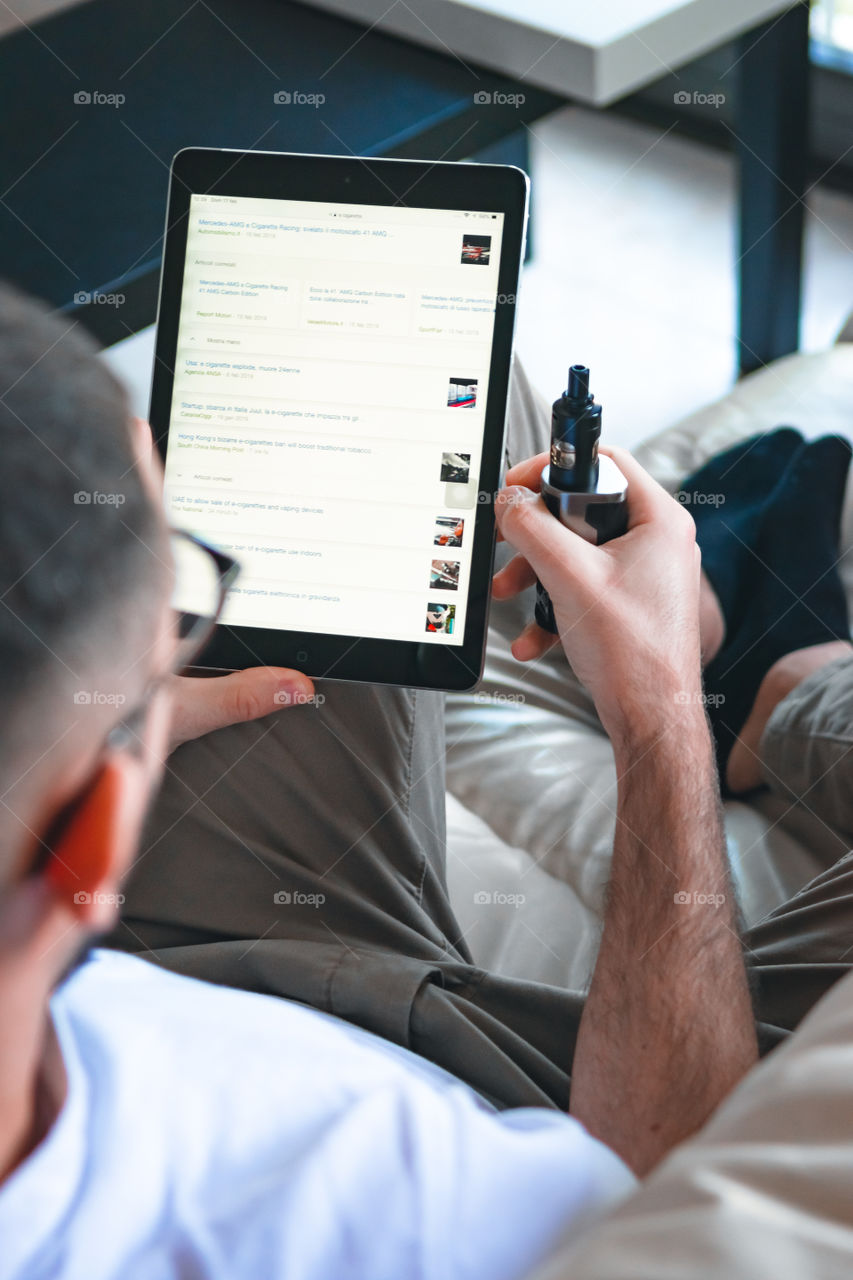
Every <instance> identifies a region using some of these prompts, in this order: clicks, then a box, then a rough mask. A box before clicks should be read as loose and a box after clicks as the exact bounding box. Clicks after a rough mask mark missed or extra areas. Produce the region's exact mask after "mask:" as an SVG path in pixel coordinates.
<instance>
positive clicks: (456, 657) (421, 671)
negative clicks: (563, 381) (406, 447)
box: [150, 147, 528, 690]
mask: <svg viewBox="0 0 853 1280" xmlns="http://www.w3.org/2000/svg"><path fill="white" fill-rule="evenodd" d="M527 192H528V181H527V176H526V174H524V173H523V172H522V170H520V169H516V168H513V167H511V166H508V165H479V164H468V163H447V162H444V163H442V162H438V163H433V162H429V161H419V160H378V159H371V158H360V157H355V156H323V155H302V154H299V153H295V152H270V151H233V150H215V149H208V148H201V147H199V148H188V149H186V150H184V151H179V152H178V154H177V155H176V156H175V158H174V160H173V162H172V171H171V179H170V184H169V202H168V212H167V217H166V234H165V245H164V253H163V266H162V271H161V277H160V302H159V309H158V317H157V344H156V353H155V360H154V377H153V383H152V389H151V409H150V421H151V426H152V430H153V432H154V438H155V440H156V443H157V447H158V449H159V451H160V454H161V456H162V457H163V459H164V460H165V456H166V447H167V443H168V430H169V417H170V413H171V403H172V387H173V381H174V367H175V357H176V352H177V338H178V323H179V316H180V304H181V296H182V291H183V275H184V260H185V254H186V242H187V223H188V215H189V206H190V196H191V195H192V194H207V193H209V194H216V195H235V196H258V197H266V198H270V197H271V198H273V199H275V198H278V199H296V200H309V201H310V200H317V201H330V202H345V203H355V204H375V205H392V206H393V205H401V204H402V205H408V206H412V207H421V208H439V209H461V210H465V209H468V210H471V211H483V212H492V213H495V212H502V213H503V214H504V224H503V236H502V239H501V258H500V266H499V272H498V289H497V296H498V299H499V302H498V304H497V305H496V308H495V327H494V335H493V341H492V358H491V367H490V373H489V389H488V396H487V400H486V408H485V427H484V433H483V450H482V462H481V468H480V477H479V485H478V494H479V498H480V500H479V501H478V503H477V506H476V510H475V512H472V515H474V516H475V520H474V526H475V527H474V545H473V548H472V561H471V578H470V584H471V585H470V592H469V596H468V610H467V618H466V626H465V638H464V642H463V643H462V644H461V645H444V644H436V643H434V642H433V643H422V644H421V643H418V642H416V641H406V640H381V639H379V640H378V639H374V638H373V637H355V636H340V635H325V634H321V633H318V632H310V631H306V632H301V631H282V630H276V629H273V628H260V627H232V626H225V625H224V624H220V625H219V626H217V628H216V630H215V632H214V635H213V638H212V639H211V641H210V643H209V645H208V646H207V648H206V649H205V652H204V654H203V655H202V657H201V659H200V660H199V665H200V666H202V667H206V668H213V669H218V670H240V669H242V668H244V667H248V666H255V665H270V666H280V667H295V668H297V669H299V670H300V671H304V672H305V673H306V674H307V675H309V676H311V677H313V678H316V679H322V678H328V679H335V680H358V681H368V682H370V683H372V684H373V683H377V684H397V685H410V686H414V687H418V688H429V689H447V690H451V689H453V690H462V689H470V688H472V687H473V686H474V685H475V684H476V683H477V681H478V680H479V679H480V676H481V675H482V667H483V656H484V649H485V635H486V627H487V623H488V607H489V592H490V583H491V574H492V563H493V557H494V504H493V502H492V497H493V495H494V493H495V492H496V490H497V488H498V486H499V483H500V477H501V470H502V463H503V439H504V422H505V414H506V399H507V394H508V385H509V371H510V361H511V354H512V335H513V327H514V323H515V299H516V294H517V291H518V278H519V271H520V266H521V261H522V257H523V247H524V234H525V226H526V216H527Z"/></svg>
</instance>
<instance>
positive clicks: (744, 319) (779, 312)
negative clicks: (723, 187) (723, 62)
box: [736, 2, 809, 373]
mask: <svg viewBox="0 0 853 1280" xmlns="http://www.w3.org/2000/svg"><path fill="white" fill-rule="evenodd" d="M739 52H740V61H739V63H738V65H737V71H738V84H737V123H736V133H737V153H738V157H739V160H740V224H739V226H740V236H739V248H738V286H739V297H738V338H739V344H738V345H739V364H740V371H741V373H749V372H751V370H753V369H758V368H760V367H761V366H762V365H765V364H768V363H769V362H770V361H771V360H775V359H776V358H777V357H778V356H783V355H787V354H788V353H789V352H791V351H796V350H797V347H798V346H799V340H800V274H801V259H802V244H803V215H804V212H805V209H804V205H803V203H802V201H803V197H804V195H805V190H806V172H807V163H808V142H809V7H808V4H807V3H802V2H801V3H798V4H796V5H795V6H794V7H793V8H792V9H790V10H788V11H787V12H786V13H785V14H783V16H782V17H781V18H777V19H775V20H774V21H771V22H767V23H764V24H763V25H762V26H760V27H756V28H754V29H753V30H752V31H750V32H748V33H747V34H746V35H745V36H744V37H743V38H742V40H741V44H740V51H739Z"/></svg>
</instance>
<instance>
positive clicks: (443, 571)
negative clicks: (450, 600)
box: [429, 560, 459, 591]
mask: <svg viewBox="0 0 853 1280" xmlns="http://www.w3.org/2000/svg"><path fill="white" fill-rule="evenodd" d="M429 585H430V587H431V588H432V590H433V591H458V590H459V561H458V560H433V561H432V563H431V565H430V571H429Z"/></svg>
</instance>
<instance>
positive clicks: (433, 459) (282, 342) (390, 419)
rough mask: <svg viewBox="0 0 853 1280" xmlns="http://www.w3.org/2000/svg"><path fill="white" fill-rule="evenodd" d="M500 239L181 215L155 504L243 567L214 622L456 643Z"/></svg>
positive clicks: (329, 209) (433, 227)
mask: <svg viewBox="0 0 853 1280" xmlns="http://www.w3.org/2000/svg"><path fill="white" fill-rule="evenodd" d="M412 195H414V193H412ZM502 232H503V214H501V213H490V212H483V211H471V212H469V213H466V212H464V211H463V210H458V209H448V210H443V209H435V208H418V207H412V206H409V205H407V206H402V205H389V206H382V205H376V204H344V203H321V202H318V201H304V202H303V201H297V200H285V199H268V198H254V197H243V196H228V195H224V196H223V195H210V194H206V195H198V194H195V195H193V196H192V197H191V199H190V207H189V217H188V224H187V245H186V258H185V268H184V277H183V294H182V300H181V309H180V320H179V326H178V336H177V353H176V359H175V366H174V369H175V372H174V388H173V393H172V400H171V417H170V422H169V440H168V450H167V455H166V502H167V507H168V509H169V513H170V516H171V518H172V519H173V520H174V521H175V522H176V523H179V524H180V525H182V526H183V527H185V528H189V529H192V530H193V531H194V532H195V533H197V534H199V535H200V536H202V537H204V538H206V539H208V540H209V541H210V542H212V543H214V544H216V545H217V546H220V547H222V548H223V549H224V550H226V551H228V552H230V553H231V554H232V555H233V556H235V558H236V559H238V560H239V561H240V563H241V565H242V567H243V572H242V574H241V577H240V579H239V581H238V583H237V585H236V587H235V588H234V590H233V592H232V594H231V596H230V598H229V601H228V603H227V605H226V611H225V614H224V615H223V622H225V623H228V624H230V625H232V626H236V627H259V628H275V629H279V630H288V629H299V630H300V631H311V632H321V633H330V634H335V635H342V636H350V635H352V636H370V637H375V638H377V639H389V640H409V641H416V642H418V643H419V644H422V643H434V644H439V645H461V644H462V642H463V638H464V632H465V614H466V601H467V594H468V593H467V587H468V582H469V575H470V570H471V553H472V545H473V540H474V537H473V535H474V516H475V513H476V508H477V501H478V482H479V475H480V462H481V456H482V448H483V432H484V417H485V405H486V398H487V394H488V379H489V368H490V360H491V349H492V337H493V330H494V320H495V308H496V305H497V302H498V292H497V290H498V267H499V263H500V257H501V252H500V250H501V236H502ZM489 496H490V495H489Z"/></svg>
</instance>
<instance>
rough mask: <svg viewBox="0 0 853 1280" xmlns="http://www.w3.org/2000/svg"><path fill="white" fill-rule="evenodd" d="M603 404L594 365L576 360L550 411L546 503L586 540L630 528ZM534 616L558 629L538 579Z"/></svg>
mask: <svg viewBox="0 0 853 1280" xmlns="http://www.w3.org/2000/svg"><path fill="white" fill-rule="evenodd" d="M600 436H601V405H600V404H596V403H595V399H594V397H593V396H592V395H590V391H589V369H588V368H587V367H586V365H583V364H573V365H572V367H571V368H570V369H569V385H568V387H567V388H566V390H565V391H564V392H563V394H562V395H561V396H560V398H559V400H555V401H554V406H553V409H552V411H551V459H550V462H548V464H547V465H546V466H545V468H544V469H543V471H542V498H543V499H544V502H545V506H546V507H547V508H548V510H549V511H550V512H551V514H552V515H554V516H556V517H557V519H558V520H559V521H560V522H561V523H562V524H564V525H565V526H566V527H567V528H568V529H573V530H574V531H575V533H579V534H580V536H581V537H582V538H586V540H587V542H595V543H599V544H600V543H602V542H609V541H610V539H611V538H618V537H619V535H620V534H622V533H624V532H625V530H626V528H627V527H628V505H627V500H626V499H627V494H628V482H627V480H626V479H625V477H624V476H623V474H622V472H621V471H620V470H619V468H618V467H617V466H616V463H615V462H614V461H613V459H612V458H607V457H605V456H603V455H602V456H601V457H599V454H598V441H599V438H600ZM534 617H535V619H536V621H537V622H538V623H539V626H540V627H543V628H544V629H545V631H550V632H551V633H552V634H553V635H556V634H557V624H556V621H555V620H554V608H553V606H552V604H551V599H550V597H549V595H548V592H547V591H546V590H545V588H544V587H543V586H542V584H541V582H538V581H537V583H536V609H535V612H534Z"/></svg>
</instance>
